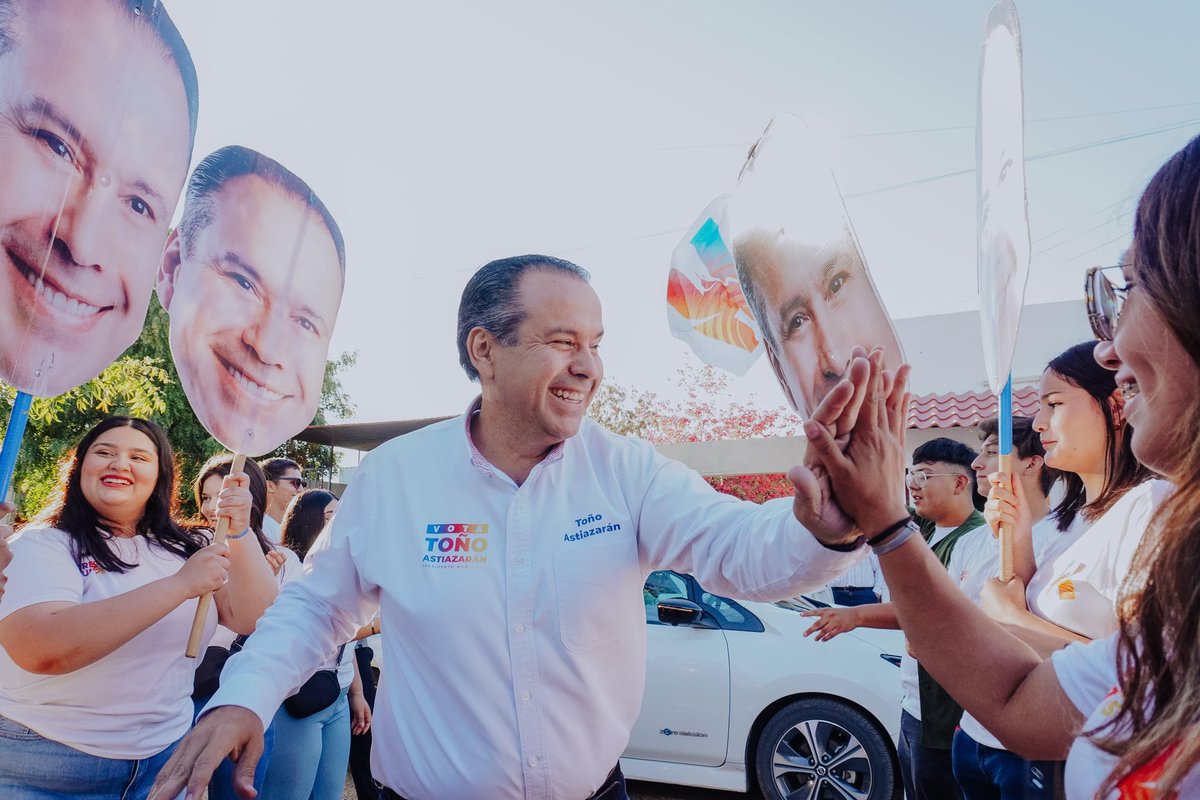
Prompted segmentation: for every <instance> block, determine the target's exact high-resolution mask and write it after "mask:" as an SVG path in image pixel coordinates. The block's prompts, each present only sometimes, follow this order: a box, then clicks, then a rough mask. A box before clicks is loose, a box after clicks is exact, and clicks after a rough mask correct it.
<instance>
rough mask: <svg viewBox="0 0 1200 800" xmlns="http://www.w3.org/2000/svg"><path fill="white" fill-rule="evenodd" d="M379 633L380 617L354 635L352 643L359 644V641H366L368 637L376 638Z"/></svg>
mask: <svg viewBox="0 0 1200 800" xmlns="http://www.w3.org/2000/svg"><path fill="white" fill-rule="evenodd" d="M377 633H379V617H375V619H373V620H371V622H370V624H367V625H364V626H362V627H361V628H359V629H358V631H357V632H356V633H355V634H354V639H353V640H352V641H355V642H357V641H358V640H359V639H365V638H367V637H368V636H374V635H376V634H377Z"/></svg>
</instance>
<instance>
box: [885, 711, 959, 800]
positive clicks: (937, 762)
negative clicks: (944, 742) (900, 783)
mask: <svg viewBox="0 0 1200 800" xmlns="http://www.w3.org/2000/svg"><path fill="white" fill-rule="evenodd" d="M899 755H900V777H901V778H902V779H903V780H904V796H905V797H906V798H908V800H963V794H962V789H960V788H959V786H958V781H956V780H955V779H954V768H953V767H952V766H951V761H950V751H949V750H939V749H937V748H933V747H924V746H922V745H921V721H920V720H919V719H917V718H916V717H914V716H913V715H912V714H909V713H908V712H907V711H901V712H900V754H899Z"/></svg>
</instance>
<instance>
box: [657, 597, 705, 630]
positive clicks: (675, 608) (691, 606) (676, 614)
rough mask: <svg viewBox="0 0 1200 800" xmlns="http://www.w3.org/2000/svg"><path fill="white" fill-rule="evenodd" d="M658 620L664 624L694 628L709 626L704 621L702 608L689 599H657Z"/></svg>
mask: <svg viewBox="0 0 1200 800" xmlns="http://www.w3.org/2000/svg"><path fill="white" fill-rule="evenodd" d="M658 621H659V622H662V623H664V624H666V625H689V626H692V627H696V628H711V627H713V626H712V625H710V624H708V623H706V622H705V621H704V609H702V608H700V606H698V605H696V604H695V603H693V602H692V601H691V600H687V599H684V598H682V597H671V598H666V599H663V600H659V601H658Z"/></svg>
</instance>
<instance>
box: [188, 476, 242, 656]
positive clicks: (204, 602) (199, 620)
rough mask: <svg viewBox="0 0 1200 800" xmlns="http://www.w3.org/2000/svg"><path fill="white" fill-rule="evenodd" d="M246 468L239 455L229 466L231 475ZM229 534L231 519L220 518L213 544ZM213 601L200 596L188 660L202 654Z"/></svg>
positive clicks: (205, 595)
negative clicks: (202, 640)
mask: <svg viewBox="0 0 1200 800" xmlns="http://www.w3.org/2000/svg"><path fill="white" fill-rule="evenodd" d="M245 467H246V457H245V456H244V455H242V454H241V453H237V454H235V455H234V457H233V463H232V464H231V465H230V466H229V473H230V474H231V475H232V474H235V473H238V472H241V471H242V470H243V469H245ZM228 533H229V517H218V518H217V530H216V531H215V532H214V533H213V544H224V543H225V537H226V535H228ZM212 599H213V596H212V592H206V593H205V594H202V595H200V602H198V603H197V604H196V616H195V617H194V618H193V619H192V632H191V634H190V635H189V636H188V643H187V650H186V651H184V653H185V655H187V657H188V658H195V657H196V656H198V655H199V654H200V639H201V638H203V636H204V625H205V623H207V622H208V607H209V606H211V605H212Z"/></svg>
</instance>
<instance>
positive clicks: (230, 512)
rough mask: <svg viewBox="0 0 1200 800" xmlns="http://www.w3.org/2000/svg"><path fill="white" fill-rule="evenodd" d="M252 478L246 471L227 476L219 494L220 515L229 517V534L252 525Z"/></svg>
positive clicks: (218, 511)
mask: <svg viewBox="0 0 1200 800" xmlns="http://www.w3.org/2000/svg"><path fill="white" fill-rule="evenodd" d="M252 505H253V500H252V499H251V497H250V478H249V476H247V475H246V473H244V472H234V473H231V474H229V475H226V476H225V479H224V480H223V481H222V482H221V491H220V493H219V494H217V510H216V515H217V516H218V517H229V535H230V536H236V535H237V534H239V533H241V532H242V531H244V530H246V528H248V527H250V507H251V506H252Z"/></svg>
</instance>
